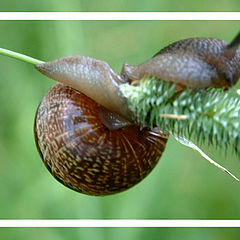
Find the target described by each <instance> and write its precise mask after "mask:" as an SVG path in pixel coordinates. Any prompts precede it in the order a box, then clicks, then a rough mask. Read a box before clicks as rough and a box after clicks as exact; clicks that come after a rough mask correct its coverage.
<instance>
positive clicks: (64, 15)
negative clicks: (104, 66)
mask: <svg viewBox="0 0 240 240" xmlns="http://www.w3.org/2000/svg"><path fill="white" fill-rule="evenodd" d="M0 20H97V21H99V20H168V21H169V20H224V21H225V20H240V12H0Z"/></svg>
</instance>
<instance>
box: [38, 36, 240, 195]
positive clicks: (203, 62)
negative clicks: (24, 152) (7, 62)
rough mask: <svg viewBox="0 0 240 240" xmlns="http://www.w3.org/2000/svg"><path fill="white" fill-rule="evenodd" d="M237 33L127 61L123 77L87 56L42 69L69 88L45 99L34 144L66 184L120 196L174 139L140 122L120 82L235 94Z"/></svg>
mask: <svg viewBox="0 0 240 240" xmlns="http://www.w3.org/2000/svg"><path fill="white" fill-rule="evenodd" d="M239 35H240V34H238V35H237V37H236V38H235V39H234V40H233V41H232V42H231V43H230V44H228V43H227V42H225V41H223V40H218V39H212V38H191V39H185V40H181V41H179V42H176V43H173V44H171V45H169V46H168V47H165V48H164V49H162V50H161V51H159V52H158V53H157V54H155V55H154V56H153V58H151V59H149V60H147V61H145V62H143V63H141V64H139V65H137V66H132V65H130V64H128V63H125V64H124V65H123V68H122V72H121V74H118V73H116V72H115V71H114V70H113V69H112V68H111V67H110V66H109V64H108V63H106V62H104V61H100V60H97V59H94V58H90V57H84V56H70V57H64V58H60V59H57V60H54V61H50V62H47V63H42V64H38V65H36V69H38V70H39V71H40V72H41V73H43V74H44V75H46V76H48V77H50V78H52V79H54V80H56V81H58V82H60V83H63V84H65V85H62V84H59V83H58V84H57V85H55V86H54V87H53V88H52V89H51V90H50V91H49V92H48V93H47V94H46V96H45V97H44V98H43V100H42V102H41V103H40V105H39V107H38V110H37V114H36V118H35V128H34V129H35V139H36V145H37V148H38V151H39V153H40V155H41V157H42V159H43V162H44V164H45V165H46V167H47V168H48V170H49V171H50V172H51V174H52V175H53V176H54V177H55V178H56V179H57V180H58V181H60V182H61V183H63V184H64V185H65V186H67V187H69V188H71V189H73V190H76V191H78V192H81V193H85V194H89V195H108V194H113V193H117V192H121V191H124V190H126V189H128V188H130V187H132V186H134V185H135V184H137V183H138V182H140V181H141V180H142V179H143V178H144V177H146V176H147V175H148V174H149V173H150V172H151V170H152V169H153V168H154V167H155V165H156V164H157V162H158V160H159V158H160V157H161V155H162V152H163V151H164V148H165V145H166V142H167V138H168V136H165V135H164V134H162V133H161V132H160V131H158V132H157V131H154V130H151V129H148V128H143V129H142V128H141V126H138V125H136V124H135V117H134V114H133V113H132V112H131V111H130V109H129V108H128V104H127V99H125V97H124V96H123V95H122V93H121V91H120V90H119V86H120V84H122V83H132V82H137V81H139V80H141V79H142V78H144V77H148V76H153V77H155V78H156V79H162V80H165V81H170V82H174V83H177V86H178V87H180V88H185V87H186V86H188V87H191V88H208V87H215V88H224V89H226V88H229V87H231V86H233V85H234V84H235V83H236V82H237V80H238V78H239V76H240V51H239V49H237V47H238V45H239V42H240V37H239ZM156 81H157V80H156ZM99 105H101V109H100V107H99ZM104 109H105V110H104ZM109 111H110V112H109ZM105 113H106V114H105ZM116 116H117V117H116ZM163 131H164V129H163Z"/></svg>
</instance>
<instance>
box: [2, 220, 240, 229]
mask: <svg viewBox="0 0 240 240" xmlns="http://www.w3.org/2000/svg"><path fill="white" fill-rule="evenodd" d="M0 227H29V228H32V227H34V228H35V227H48V228H49V227H121V228H122V227H125V228H133V227H138V228H139V227H147V228H151V227H166V228H173V227H174V228H189V227H190V228H199V227H201V228H202V227H204V228H208V227H240V220H89V219H84V220H0Z"/></svg>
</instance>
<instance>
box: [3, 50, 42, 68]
mask: <svg viewBox="0 0 240 240" xmlns="http://www.w3.org/2000/svg"><path fill="white" fill-rule="evenodd" d="M0 54H2V55H5V56H8V57H11V58H15V59H19V60H21V61H24V62H27V63H31V64H34V65H36V64H42V63H44V62H43V61H41V60H38V59H35V58H32V57H29V56H26V55H24V54H21V53H17V52H14V51H10V50H7V49H4V48H0Z"/></svg>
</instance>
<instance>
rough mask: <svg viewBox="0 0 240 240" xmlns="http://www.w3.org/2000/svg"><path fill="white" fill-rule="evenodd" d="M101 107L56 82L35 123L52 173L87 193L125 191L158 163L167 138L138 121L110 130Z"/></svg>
mask: <svg viewBox="0 0 240 240" xmlns="http://www.w3.org/2000/svg"><path fill="white" fill-rule="evenodd" d="M98 107H99V104H98V103H96V102H95V101H93V100H92V99H90V98H89V97H87V96H86V95H84V94H82V93H80V92H78V91H76V90H74V89H72V88H70V87H68V86H64V85H62V84H57V85H55V86H54V87H53V88H52V89H51V90H50V91H49V92H48V93H47V95H46V96H45V97H44V98H43V100H42V102H41V103H40V105H39V108H38V110H37V114H36V120H35V128H34V129H35V139H36V145H37V148H38V151H39V153H40V155H41V157H42V159H43V161H44V164H45V165H46V167H47V168H48V170H49V171H50V172H51V174H52V175H53V176H54V177H55V178H56V179H57V180H58V181H60V182H61V183H63V184H64V185H65V186H67V187H69V188H71V189H73V190H76V191H78V192H81V193H85V194H89V195H107V194H113V193H117V192H121V191H124V190H126V189H128V188H130V187H132V186H134V185H135V184H137V183H138V182H140V181H141V180H142V179H143V178H144V177H146V176H147V175H148V174H149V173H150V172H151V170H152V169H153V168H154V167H155V166H156V164H157V162H158V160H159V159H160V157H161V155H162V152H163V151H164V148H165V145H166V141H167V137H164V136H161V135H160V134H159V133H157V132H154V131H152V130H150V129H148V128H143V129H141V128H140V127H139V126H137V125H134V124H132V125H130V126H124V127H122V128H119V129H115V130H111V129H109V128H108V127H106V126H105V124H104V123H103V122H102V120H101V117H100V116H99V109H98Z"/></svg>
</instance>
